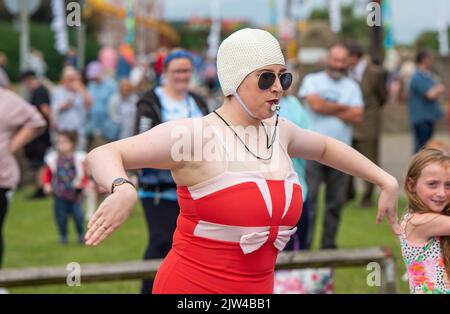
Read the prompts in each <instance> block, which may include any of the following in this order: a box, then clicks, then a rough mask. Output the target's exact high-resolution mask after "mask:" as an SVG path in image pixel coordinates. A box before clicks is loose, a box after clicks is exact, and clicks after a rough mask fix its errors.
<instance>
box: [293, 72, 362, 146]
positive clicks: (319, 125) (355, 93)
mask: <svg viewBox="0 0 450 314" xmlns="http://www.w3.org/2000/svg"><path fill="white" fill-rule="evenodd" d="M310 94H319V95H320V97H321V98H323V99H326V100H327V101H329V102H333V103H338V104H344V105H347V106H355V107H363V105H364V102H363V99H362V94H361V89H360V87H359V85H358V84H357V83H356V82H355V81H354V80H352V79H350V78H348V77H343V78H341V79H339V80H334V79H332V78H331V77H330V76H329V75H328V74H327V73H326V72H325V71H322V72H318V73H312V74H308V75H306V76H305V78H304V79H303V82H302V86H301V87H300V91H299V93H298V95H299V97H300V98H304V97H305V96H307V95H310ZM304 103H305V104H306V105H307V108H308V111H309V114H310V118H311V130H313V131H316V132H318V133H321V134H323V135H327V136H330V137H333V138H335V139H337V140H339V141H341V142H344V143H346V144H348V145H350V144H351V142H352V127H351V125H350V124H348V123H346V122H344V121H343V120H341V119H339V118H337V117H335V116H332V115H324V114H320V113H317V112H315V111H313V110H312V109H311V108H310V106H309V104H308V103H307V102H306V100H305V101H304Z"/></svg>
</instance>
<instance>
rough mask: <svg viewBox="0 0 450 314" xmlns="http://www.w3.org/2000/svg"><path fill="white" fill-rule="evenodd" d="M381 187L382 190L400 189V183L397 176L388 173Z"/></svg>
mask: <svg viewBox="0 0 450 314" xmlns="http://www.w3.org/2000/svg"><path fill="white" fill-rule="evenodd" d="M380 188H381V189H382V190H388V191H398V190H399V185H398V182H397V179H396V178H395V177H393V176H392V175H387V176H386V177H385V178H384V180H383V182H382V183H381V184H380Z"/></svg>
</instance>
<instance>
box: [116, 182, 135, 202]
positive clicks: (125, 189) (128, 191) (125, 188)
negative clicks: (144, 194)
mask: <svg viewBox="0 0 450 314" xmlns="http://www.w3.org/2000/svg"><path fill="white" fill-rule="evenodd" d="M116 193H120V194H125V195H127V196H129V197H133V199H135V200H137V191H136V188H135V187H134V186H132V185H131V184H122V185H118V186H116V187H114V193H113V194H116Z"/></svg>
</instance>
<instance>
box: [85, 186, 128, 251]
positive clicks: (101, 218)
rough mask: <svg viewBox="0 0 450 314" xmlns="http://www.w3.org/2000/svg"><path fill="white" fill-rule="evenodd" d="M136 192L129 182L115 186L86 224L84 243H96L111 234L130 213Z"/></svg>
mask: <svg viewBox="0 0 450 314" xmlns="http://www.w3.org/2000/svg"><path fill="white" fill-rule="evenodd" d="M136 201H137V193H136V190H135V189H134V187H132V186H131V185H130V184H123V185H120V186H117V187H116V188H115V190H114V193H113V194H111V195H109V196H108V197H107V198H105V200H104V201H103V202H102V203H101V204H100V206H99V208H98V210H97V211H96V213H95V214H94V216H92V218H91V220H90V221H89V224H88V231H87V233H86V236H85V240H86V245H98V244H100V243H101V242H102V241H103V240H105V239H106V238H107V237H108V236H109V235H110V234H112V233H113V232H114V231H115V230H116V229H117V228H118V227H119V226H120V225H121V224H122V223H123V222H124V221H125V220H126V219H127V218H128V216H129V215H130V213H131V211H132V210H133V208H134V206H135V204H136Z"/></svg>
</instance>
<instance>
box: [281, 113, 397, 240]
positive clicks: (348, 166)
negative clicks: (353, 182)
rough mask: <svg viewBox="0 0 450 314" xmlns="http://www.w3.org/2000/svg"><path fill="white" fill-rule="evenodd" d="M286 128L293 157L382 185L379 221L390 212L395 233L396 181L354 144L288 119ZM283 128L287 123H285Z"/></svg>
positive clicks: (289, 149) (389, 218)
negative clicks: (356, 148) (310, 129)
mask: <svg viewBox="0 0 450 314" xmlns="http://www.w3.org/2000/svg"><path fill="white" fill-rule="evenodd" d="M282 124H284V125H285V129H287V135H286V136H287V137H288V143H289V144H288V152H289V155H290V156H291V157H300V158H304V159H310V160H316V161H318V162H320V163H322V164H324V165H327V166H330V167H332V168H335V169H338V170H340V171H342V172H345V173H347V174H349V175H351V176H355V177H359V178H361V179H363V180H366V181H369V182H372V183H373V184H376V185H378V186H379V187H380V188H381V190H382V191H381V194H380V198H379V201H378V214H377V218H376V222H377V223H381V221H382V219H383V217H384V216H385V215H386V214H387V218H388V222H389V224H390V225H391V228H392V229H393V231H394V232H395V233H396V234H400V232H401V229H400V226H399V225H398V223H397V201H398V192H399V187H398V183H397V180H396V179H395V178H394V177H393V176H391V175H390V174H388V173H387V172H385V171H384V170H383V169H381V168H380V167H378V166H377V165H375V164H374V163H373V162H371V161H370V160H369V159H367V158H366V157H364V156H363V155H362V154H360V153H359V152H357V151H356V150H355V149H353V148H352V147H350V146H348V145H346V144H344V143H342V142H340V141H338V140H335V139H333V138H330V137H327V136H323V135H321V134H318V133H316V132H312V131H308V130H304V129H301V128H299V127H297V126H296V125H294V124H292V123H291V122H289V121H286V120H284V121H283V123H282ZM283 127H284V126H283Z"/></svg>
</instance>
